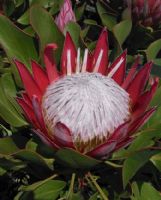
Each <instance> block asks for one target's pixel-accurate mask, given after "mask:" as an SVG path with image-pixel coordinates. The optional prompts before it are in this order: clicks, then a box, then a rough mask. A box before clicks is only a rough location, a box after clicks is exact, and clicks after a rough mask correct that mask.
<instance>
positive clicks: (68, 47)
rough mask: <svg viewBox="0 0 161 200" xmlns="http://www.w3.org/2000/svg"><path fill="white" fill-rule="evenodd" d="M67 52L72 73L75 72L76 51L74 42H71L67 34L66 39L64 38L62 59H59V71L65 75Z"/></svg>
mask: <svg viewBox="0 0 161 200" xmlns="http://www.w3.org/2000/svg"><path fill="white" fill-rule="evenodd" d="M68 50H69V51H70V53H71V66H72V71H73V72H75V68H76V57H77V51H76V48H75V45H74V42H73V40H72V38H71V36H70V34H69V33H68V32H67V33H66V37H65V42H64V48H63V52H62V57H61V70H62V73H63V74H66V73H67V51H68Z"/></svg>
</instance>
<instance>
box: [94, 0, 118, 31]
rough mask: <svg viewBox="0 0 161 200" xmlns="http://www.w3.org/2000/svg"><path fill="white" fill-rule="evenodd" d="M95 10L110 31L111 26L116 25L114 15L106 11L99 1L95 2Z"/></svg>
mask: <svg viewBox="0 0 161 200" xmlns="http://www.w3.org/2000/svg"><path fill="white" fill-rule="evenodd" d="M96 5H97V11H98V14H99V16H100V18H101V21H102V24H103V25H104V26H106V27H107V28H108V30H110V31H112V29H113V27H114V26H115V25H116V23H117V21H116V17H114V16H113V15H110V14H108V13H107V11H106V10H105V9H104V7H103V6H102V5H101V3H100V2H97V4H96Z"/></svg>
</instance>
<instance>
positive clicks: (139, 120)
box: [128, 107, 156, 135]
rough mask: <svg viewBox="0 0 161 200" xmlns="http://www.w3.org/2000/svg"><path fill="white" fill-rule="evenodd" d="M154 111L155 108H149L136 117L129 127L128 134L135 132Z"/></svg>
mask: <svg viewBox="0 0 161 200" xmlns="http://www.w3.org/2000/svg"><path fill="white" fill-rule="evenodd" d="M155 111H156V108H155V107H154V108H151V109H149V110H148V111H146V112H145V113H144V114H143V115H142V116H141V117H139V118H137V119H136V120H135V121H134V122H132V124H131V125H130V127H129V130H128V133H129V135H132V134H133V133H135V132H136V131H137V130H138V129H139V128H141V126H143V125H144V124H145V123H146V122H147V121H148V119H149V118H150V117H151V116H152V115H153V113H154V112H155Z"/></svg>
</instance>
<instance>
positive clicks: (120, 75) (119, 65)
mask: <svg viewBox="0 0 161 200" xmlns="http://www.w3.org/2000/svg"><path fill="white" fill-rule="evenodd" d="M126 56H127V51H126V50H125V51H124V52H123V53H122V54H121V55H120V56H119V57H117V58H116V60H115V61H114V62H113V63H112V65H111V67H110V69H109V73H108V75H109V76H110V77H112V78H113V79H114V80H115V81H116V83H118V84H119V85H121V84H122V83H123V81H124V79H125V70H126Z"/></svg>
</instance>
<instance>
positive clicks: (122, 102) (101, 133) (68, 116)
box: [42, 72, 130, 151]
mask: <svg viewBox="0 0 161 200" xmlns="http://www.w3.org/2000/svg"><path fill="white" fill-rule="evenodd" d="M129 102H130V99H129V95H128V93H127V92H126V91H125V90H124V89H122V88H121V87H120V86H119V85H118V84H117V83H115V81H113V80H112V79H111V78H109V77H105V76H102V75H101V74H98V73H87V72H86V73H79V74H72V75H71V76H66V77H63V78H61V79H60V80H58V81H57V82H54V83H52V84H51V85H50V86H49V87H48V88H47V90H46V93H45V95H44V97H43V102H42V108H43V114H44V119H45V122H46V124H47V126H48V127H50V131H51V132H52V133H53V134H54V126H55V124H56V123H57V122H61V123H63V124H65V125H66V126H67V127H68V128H69V129H70V130H71V134H72V137H73V141H74V143H75V145H76V146H80V144H82V143H83V144H85V143H86V144H87V145H86V146H85V148H86V150H89V149H92V148H93V145H94V146H96V145H98V144H99V143H100V142H101V143H102V141H103V140H104V138H107V137H108V136H109V135H110V134H111V133H112V132H113V131H114V130H115V129H116V128H117V127H118V126H119V125H121V124H122V123H124V121H125V120H127V119H128V118H129V115H130V111H129ZM76 143H79V144H78V145H77V144H76ZM86 150H85V151H86Z"/></svg>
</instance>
